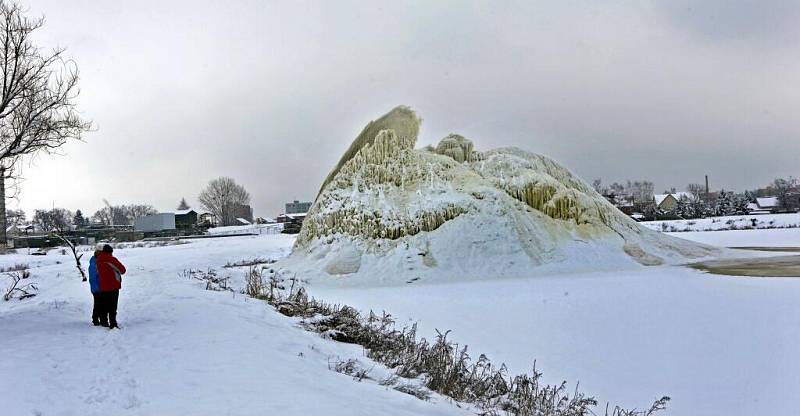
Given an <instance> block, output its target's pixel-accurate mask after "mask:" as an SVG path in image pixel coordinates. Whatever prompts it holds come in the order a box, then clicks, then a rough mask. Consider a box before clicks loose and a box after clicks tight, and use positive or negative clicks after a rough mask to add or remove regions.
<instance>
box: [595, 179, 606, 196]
mask: <svg viewBox="0 0 800 416" xmlns="http://www.w3.org/2000/svg"><path fill="white" fill-rule="evenodd" d="M592 189H594V190H595V192H597V193H598V194H600V195H604V194H606V193H607V192H606V191H607V189H605V187H603V180H602V179H600V178H597V179H595V180H593V181H592Z"/></svg>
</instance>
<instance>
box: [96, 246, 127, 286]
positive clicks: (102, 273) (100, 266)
mask: <svg viewBox="0 0 800 416" xmlns="http://www.w3.org/2000/svg"><path fill="white" fill-rule="evenodd" d="M96 262H97V275H98V279H97V280H99V281H100V291H101V292H110V291H113V290H120V289H122V275H123V274H125V266H123V265H122V263H120V262H119V260H117V258H116V257H114V256H112V255H111V253H100V254H98V255H97V258H96Z"/></svg>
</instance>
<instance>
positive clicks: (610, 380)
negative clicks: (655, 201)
mask: <svg viewBox="0 0 800 416" xmlns="http://www.w3.org/2000/svg"><path fill="white" fill-rule="evenodd" d="M787 232H789V233H793V234H792V236H787V235H786V234H785V233H787ZM728 233H729V232H708V233H680V237H689V238H692V237H695V236H698V235H703V236H706V235H712V234H713V235H719V236H720V237H721V238H720V239H718V240H715V241H714V242H715V243H718V244H722V245H731V246H735V245H745V246H754V245H758V246H775V245H786V244H787V243H788V241H791V239H793V238H795V237H796V236H800V233H799V232H798V230H760V231H741V232H736V233H743V234H746V233H750V234H747V235H736V236H735V237H734V238H735V240H732V241H734V243H729V242H728V241H725V239H724V238H722V237H724V236H726V235H727V236H731V234H728ZM730 233H734V232H730ZM695 239H696V240H698V241H702V242H709V241H708V240H706V239H704V238H703V237H699V238H695ZM311 293H312V294H314V295H316V296H319V297H321V298H323V299H327V300H331V301H338V302H344V303H347V304H351V305H354V306H356V307H359V308H363V309H375V310H386V311H389V312H391V313H393V314H395V316H397V317H399V318H401V319H403V320H408V321H409V322H411V321H416V322H418V324H419V326H420V330H421V331H422V333H424V334H426V335H427V336H432V335H433V334H434V333H435V332H434V330H435V329H440V330H443V329H452V330H453V333H452V337H453V339H455V340H458V341H459V342H462V343H463V344H466V345H469V347H470V349H471V350H472V351H473V355H474V354H477V353H486V354H487V355H488V356H489V357H490V358H492V359H493V360H498V361H503V362H505V363H507V364H508V365H509V368H510V369H511V370H512V372H521V371H525V370H526V369H529V368H530V367H531V366H532V365H533V360H537V361H536V366H537V368H538V369H540V370H543V371H544V377H545V380H546V381H547V382H550V383H555V382H559V381H561V380H562V379H565V380H568V381H571V382H574V381H580V383H581V384H580V385H581V389H582V390H583V391H585V392H587V393H589V394H594V395H596V396H597V397H599V398H600V399H601V400H613V401H614V402H615V403H620V404H623V405H625V406H639V407H644V406H645V405H646V404H647V403H648V401H650V400H652V399H654V398H656V397H659V396H660V395H662V394H666V395H670V396H671V397H672V398H673V400H672V402H671V403H670V405H669V410H668V414H671V415H754V414H793V413H795V412H796V407H795V403H794V401H793V400H792V399H791V398H792V397H794V396H795V395H796V392H798V391H800V360H798V359H797V349H796V346H797V345H798V343H800V279H771V278H743V277H719V276H712V275H708V274H703V273H701V272H698V271H695V270H691V269H688V268H685V267H680V266H667V267H653V268H641V269H639V270H633V271H625V272H617V273H613V272H598V273H581V274H560V275H552V276H543V277H535V278H530V279H516V280H487V281H480V282H463V283H448V284H428V285H425V284H418V283H412V284H407V285H404V286H402V287H397V286H395V287H372V288H360V289H359V288H353V287H345V286H344V285H341V284H340V283H338V282H337V281H335V280H330V281H329V282H328V283H327V284H320V283H317V284H315V285H314V287H312V290H311Z"/></svg>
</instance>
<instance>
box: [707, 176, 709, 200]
mask: <svg viewBox="0 0 800 416" xmlns="http://www.w3.org/2000/svg"><path fill="white" fill-rule="evenodd" d="M708 191H709V190H708V175H706V195H708Z"/></svg>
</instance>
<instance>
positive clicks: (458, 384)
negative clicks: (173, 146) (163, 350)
mask: <svg viewBox="0 0 800 416" xmlns="http://www.w3.org/2000/svg"><path fill="white" fill-rule="evenodd" d="M294 281H296V279H295V280H294ZM294 281H293V285H292V288H290V289H289V292H288V294H286V295H285V296H284V292H282V291H276V292H274V293H273V296H270V297H265V299H267V301H268V302H269V303H270V304H271V305H273V306H274V307H275V308H276V309H277V310H278V311H279V312H280V313H282V314H284V315H287V316H296V317H299V318H302V321H301V325H302V326H303V327H304V328H306V329H308V330H310V331H314V332H317V333H319V334H322V335H323V336H325V337H326V338H329V339H333V340H336V341H340V342H346V343H352V344H357V345H361V346H363V347H364V350H365V354H366V355H367V357H369V358H371V359H373V360H375V361H377V362H379V363H382V364H384V365H386V366H387V367H388V368H391V369H394V370H395V374H396V375H397V377H389V378H387V379H384V380H382V381H381V382H380V383H381V384H382V385H386V386H390V385H391V386H394V387H393V388H394V389H396V390H398V391H402V392H404V393H407V394H411V395H414V396H416V397H419V398H420V399H423V400H426V399H427V398H429V397H430V392H437V393H439V394H442V395H445V396H448V397H450V398H452V399H454V400H456V401H459V402H464V403H471V404H473V405H475V406H477V407H478V408H479V409H481V411H482V414H485V415H501V414H512V415H525V416H528V415H530V416H534V415H536V416H550V415H575V416H589V415H594V414H596V413H594V409H595V408H596V406H597V401H596V400H595V399H594V398H592V397H586V396H585V395H584V394H583V393H581V392H579V391H578V390H577V387H576V388H575V390H574V391H571V392H570V391H568V390H567V383H566V382H563V383H561V384H560V385H556V386H551V385H545V384H541V376H542V374H541V373H540V372H538V371H537V370H536V368H535V366H534V368H533V372H532V373H531V374H521V375H514V376H511V375H509V374H508V373H507V369H506V367H505V365H502V364H501V365H500V366H495V365H493V364H492V362H491V361H490V360H489V358H487V357H486V356H485V355H482V354H481V355H480V356H479V357H478V359H477V360H473V359H472V358H471V357H470V355H469V354H468V351H467V347H466V346H464V347H461V346H459V345H458V344H456V343H454V342H452V341H451V340H449V339H448V338H447V336H448V334H449V332H444V333H441V332H439V333H438V334H437V336H436V339H435V340H434V341H433V342H432V343H431V342H428V341H427V340H426V339H425V338H417V327H416V325H412V326H410V327H403V328H400V329H398V328H396V326H395V321H394V319H393V318H392V316H391V315H389V314H387V313H385V312H384V313H383V314H381V315H377V314H375V313H373V312H372V311H370V312H369V314H368V315H366V316H364V315H362V314H361V313H360V312H359V311H357V310H356V309H355V308H352V307H350V306H341V305H331V304H328V303H325V302H321V301H318V300H316V299H314V298H309V297H308V295H307V293H306V291H305V290H304V289H303V288H302V287H301V288H299V289H298V290H297V291H294ZM332 369H333V370H335V371H337V372H340V373H344V374H347V375H352V376H353V377H354V378H356V379H358V380H363V379H364V378H366V377H367V373H368V371H367V372H364V370H363V369H362V368H361V367H360V366H359V364H358V362H357V361H355V360H346V361H337V362H335V364H334V365H333V366H332ZM401 378H402V379H403V380H409V382H407V383H406V382H403V383H401V382H400V379H401ZM411 380H416V381H419V382H420V384H419V385H414V384H413V383H411V382H410V381H411ZM668 401H669V398H668V397H663V398H661V399H660V400H658V401H656V402H655V403H654V404H653V405H652V406H651V407H650V408H649V409H648V410H645V411H637V410H626V409H622V408H619V407H616V408H614V410H613V411H612V413H611V415H612V416H647V415H652V414H653V413H655V412H657V411H659V410H662V409H664V407H665V405H666V403H667V402H668ZM606 414H607V415H608V414H609V413H608V410H606Z"/></svg>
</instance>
